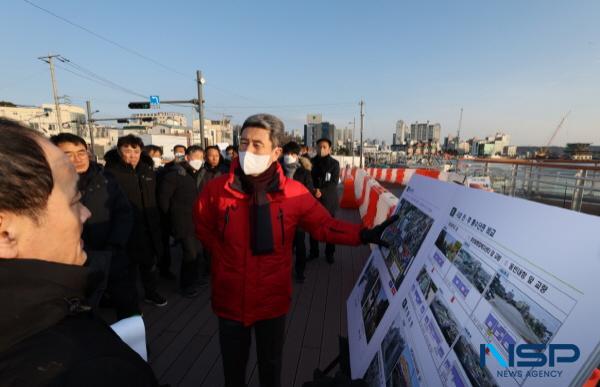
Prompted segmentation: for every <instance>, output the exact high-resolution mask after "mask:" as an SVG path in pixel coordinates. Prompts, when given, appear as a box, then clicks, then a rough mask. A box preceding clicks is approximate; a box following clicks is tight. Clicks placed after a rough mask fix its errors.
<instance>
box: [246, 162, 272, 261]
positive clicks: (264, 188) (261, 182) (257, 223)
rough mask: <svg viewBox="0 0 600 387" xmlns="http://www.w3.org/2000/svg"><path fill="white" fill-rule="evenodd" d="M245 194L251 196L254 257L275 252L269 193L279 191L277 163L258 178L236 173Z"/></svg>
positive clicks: (251, 228) (251, 231)
mask: <svg viewBox="0 0 600 387" xmlns="http://www.w3.org/2000/svg"><path fill="white" fill-rule="evenodd" d="M236 174H237V175H238V176H239V179H240V182H241V188H242V190H243V192H245V193H247V194H248V195H250V246H251V248H252V254H253V255H263V254H270V253H272V252H273V225H272V223H271V204H270V203H269V199H268V198H267V193H268V192H275V191H277V190H279V174H278V173H277V163H276V162H274V163H271V165H270V166H269V168H267V170H266V171H264V172H263V173H261V174H260V175H258V176H247V175H246V174H244V172H243V171H242V170H241V169H238V170H237V171H236Z"/></svg>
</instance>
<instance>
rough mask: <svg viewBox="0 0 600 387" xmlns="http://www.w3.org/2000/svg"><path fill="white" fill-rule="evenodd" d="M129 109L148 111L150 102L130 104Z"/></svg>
mask: <svg viewBox="0 0 600 387" xmlns="http://www.w3.org/2000/svg"><path fill="white" fill-rule="evenodd" d="M128 106H129V108H130V109H150V102H130V103H129V105H128Z"/></svg>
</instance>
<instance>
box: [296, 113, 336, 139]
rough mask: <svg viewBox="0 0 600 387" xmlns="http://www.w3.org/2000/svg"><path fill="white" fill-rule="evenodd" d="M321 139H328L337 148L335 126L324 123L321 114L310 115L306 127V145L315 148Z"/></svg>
mask: <svg viewBox="0 0 600 387" xmlns="http://www.w3.org/2000/svg"><path fill="white" fill-rule="evenodd" d="M320 138H327V139H329V140H330V141H331V143H332V144H333V145H334V146H337V141H336V140H337V139H336V130H335V125H334V124H332V123H329V122H327V121H325V122H323V117H322V115H321V114H309V115H308V116H307V117H306V124H305V125H304V143H305V144H306V145H307V146H309V147H315V146H316V142H317V140H319V139H320Z"/></svg>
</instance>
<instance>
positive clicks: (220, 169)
mask: <svg viewBox="0 0 600 387" xmlns="http://www.w3.org/2000/svg"><path fill="white" fill-rule="evenodd" d="M230 166H231V163H226V162H224V161H223V160H221V161H220V162H219V164H218V165H217V166H216V167H211V166H209V165H208V164H206V163H204V166H203V167H202V168H200V171H199V178H200V189H199V190H200V192H202V190H203V189H204V187H206V184H208V182H209V181H211V180H212V179H214V178H215V177H219V176H221V175H226V174H227V173H229V168H230Z"/></svg>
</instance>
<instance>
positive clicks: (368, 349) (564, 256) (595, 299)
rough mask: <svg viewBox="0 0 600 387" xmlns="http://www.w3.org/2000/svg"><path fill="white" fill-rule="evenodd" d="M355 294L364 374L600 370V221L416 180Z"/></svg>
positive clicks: (352, 309)
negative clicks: (387, 245) (383, 246)
mask: <svg viewBox="0 0 600 387" xmlns="http://www.w3.org/2000/svg"><path fill="white" fill-rule="evenodd" d="M396 213H397V214H398V215H399V220H398V221H396V222H395V223H394V224H392V225H390V227H388V228H387V229H386V231H385V232H384V234H383V239H385V240H386V241H388V242H389V243H390V248H389V249H386V248H378V249H375V250H373V252H372V254H371V256H370V257H369V259H368V261H367V263H366V265H365V267H364V269H363V271H362V273H361V275H360V276H359V278H358V281H357V283H356V284H355V287H354V289H353V290H352V292H351V294H350V296H349V298H348V300H347V311H348V312H347V313H348V338H349V343H350V365H351V369H352V377H353V378H363V379H364V380H366V381H367V382H368V385H369V386H371V387H377V386H386V387H392V386H394V387H395V386H533V385H539V386H542V385H543V386H549V385H556V386H567V385H570V384H579V385H581V382H582V381H584V380H585V379H587V377H588V376H589V373H590V372H591V370H592V369H593V368H595V367H596V366H598V365H600V356H599V355H600V334H599V331H598V329H599V328H598V321H600V297H599V296H598V289H599V288H598V285H597V284H598V280H597V278H596V277H597V276H598V273H600V237H599V236H598V230H600V217H594V216H590V215H585V214H580V213H576V212H573V211H567V210H563V209H560V208H556V207H550V206H545V205H541V204H538V203H534V202H531V201H526V200H522V199H516V198H511V197H507V196H503V195H498V194H494V193H489V192H484V191H480V190H473V189H468V188H466V187H463V186H459V185H455V184H449V183H444V182H441V181H438V180H434V179H430V178H427V177H423V176H414V177H413V178H412V179H411V181H410V183H409V185H408V186H407V188H406V190H405V191H404V193H403V195H402V197H401V198H400V201H399V203H398V206H397V208H396Z"/></svg>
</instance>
